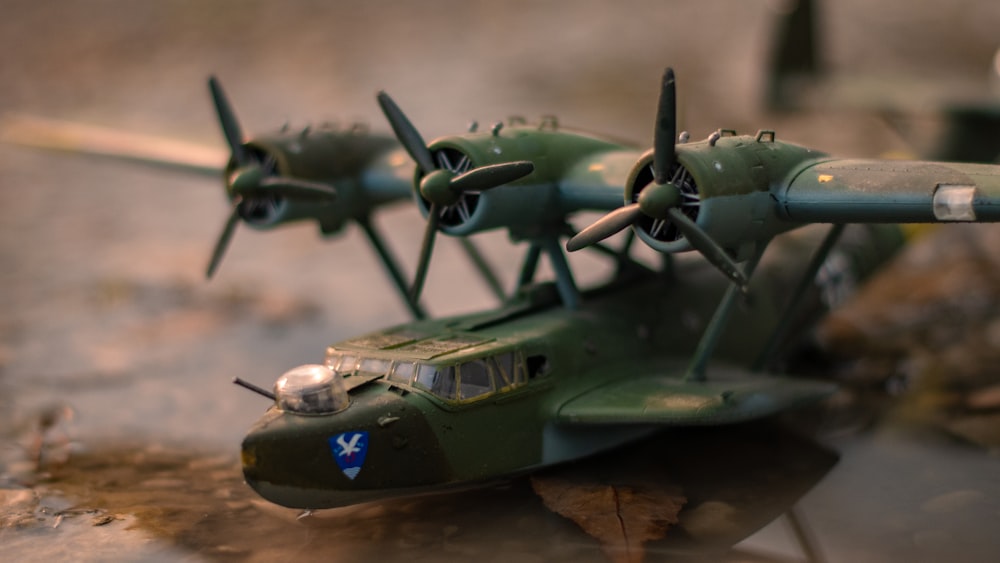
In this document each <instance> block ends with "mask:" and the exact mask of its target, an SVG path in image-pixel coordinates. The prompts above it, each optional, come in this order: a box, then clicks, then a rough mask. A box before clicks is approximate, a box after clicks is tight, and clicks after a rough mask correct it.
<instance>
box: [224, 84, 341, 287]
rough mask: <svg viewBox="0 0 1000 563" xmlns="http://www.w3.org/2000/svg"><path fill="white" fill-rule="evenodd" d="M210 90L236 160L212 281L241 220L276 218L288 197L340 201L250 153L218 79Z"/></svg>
mask: <svg viewBox="0 0 1000 563" xmlns="http://www.w3.org/2000/svg"><path fill="white" fill-rule="evenodd" d="M208 89H209V91H210V92H211V95H212V103H213V105H214V106H215V112H216V114H218V116H219V123H220V125H222V133H223V135H224V136H225V138H226V144H227V145H229V150H230V152H231V154H232V160H233V162H234V163H235V164H236V165H235V167H234V168H233V171H232V173H230V174H229V177H228V178H226V185H227V188H228V190H229V193H230V194H231V195H232V201H233V208H232V211H231V212H230V214H229V218H228V219H227V220H226V224H225V226H224V227H223V229H222V233H221V234H220V235H219V239H218V241H217V242H216V243H215V248H214V249H213V251H212V258H211V259H210V260H209V262H208V268H207V269H206V271H205V277H206V278H211V277H212V276H213V275H214V274H215V271H216V269H218V267H219V263H220V262H221V260H222V257H223V256H224V255H225V253H226V249H227V248H228V246H229V241H230V240H232V238H233V232H234V231H235V229H236V225H238V224H239V220H240V219H241V218H242V219H245V220H253V219H255V218H257V217H259V216H269V215H272V214H273V212H274V211H275V210H276V209H277V208H278V207H279V206H280V204H281V203H282V202H283V201H284V200H285V199H286V198H287V199H297V200H305V201H332V200H334V199H336V196H337V192H336V190H334V189H333V188H332V187H330V186H328V185H326V184H320V183H317V182H309V181H306V180H299V179H295V178H288V177H285V176H280V175H278V170H277V162H276V161H275V159H274V155H270V154H261V153H260V152H259V151H252V150H248V147H247V146H246V141H245V137H244V136H243V129H242V128H241V127H240V123H239V121H238V120H237V119H236V113H235V112H234V111H233V106H232V104H230V103H229V98H228V97H227V96H226V93H225V91H224V90H223V89H222V84H220V83H219V80H218V79H217V78H216V77H214V76H212V77H210V78H209V79H208Z"/></svg>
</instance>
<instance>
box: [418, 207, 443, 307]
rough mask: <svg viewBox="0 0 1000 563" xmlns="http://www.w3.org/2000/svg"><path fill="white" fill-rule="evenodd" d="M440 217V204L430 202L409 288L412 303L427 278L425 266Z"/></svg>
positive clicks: (428, 262) (422, 288) (432, 247)
mask: <svg viewBox="0 0 1000 563" xmlns="http://www.w3.org/2000/svg"><path fill="white" fill-rule="evenodd" d="M440 218H441V206H440V205H438V204H436V203H432V204H431V208H430V211H429V212H428V216H427V228H426V229H425V230H424V242H423V244H422V245H421V246H420V257H419V258H418V259H417V273H416V276H414V278H413V286H412V287H411V288H410V298H411V299H412V300H413V302H414V303H417V302H419V301H420V293H421V292H422V291H423V290H424V281H425V280H426V279H427V268H428V266H430V263H431V251H432V250H434V236H435V235H436V234H437V230H438V221H439V220H440Z"/></svg>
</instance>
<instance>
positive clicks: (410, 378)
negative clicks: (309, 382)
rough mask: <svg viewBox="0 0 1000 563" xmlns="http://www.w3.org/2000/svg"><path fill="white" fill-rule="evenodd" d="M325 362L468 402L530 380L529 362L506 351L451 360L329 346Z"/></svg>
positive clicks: (352, 372) (342, 370) (338, 370)
mask: <svg viewBox="0 0 1000 563" xmlns="http://www.w3.org/2000/svg"><path fill="white" fill-rule="evenodd" d="M326 366H327V367H328V368H330V369H331V370H333V371H334V372H336V373H337V374H338V375H340V376H342V377H350V376H352V375H355V374H367V375H371V374H379V375H384V376H385V379H386V381H387V382H389V383H390V384H394V385H399V386H401V387H407V388H412V389H417V390H421V391H425V392H428V393H430V394H431V395H434V396H435V397H437V398H439V399H442V400H445V401H448V402H466V401H473V400H478V399H482V398H485V397H487V396H489V395H491V394H493V393H496V392H504V391H508V390H511V389H514V388H516V387H519V386H521V385H523V384H524V383H526V382H527V380H528V376H529V373H528V362H526V361H525V358H524V356H523V354H521V353H520V352H519V351H507V352H501V353H498V354H494V355H491V356H486V357H482V358H474V359H470V360H465V361H463V362H459V363H452V364H431V363H425V362H413V361H409V360H390V359H384V358H370V357H361V356H360V355H358V354H357V353H355V352H353V351H341V350H335V349H332V348H331V349H329V350H327V355H326Z"/></svg>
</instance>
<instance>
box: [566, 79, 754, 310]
mask: <svg viewBox="0 0 1000 563" xmlns="http://www.w3.org/2000/svg"><path fill="white" fill-rule="evenodd" d="M676 139H677V93H676V81H675V79H674V70H673V69H672V68H668V69H667V70H666V72H665V73H664V74H663V84H662V88H661V90H660V101H659V105H658V106H657V112H656V126H655V129H654V132H653V166H652V167H653V183H652V184H650V185H649V186H647V187H646V188H645V189H643V190H642V191H641V192H640V193H639V197H638V198H637V200H636V201H635V202H634V203H630V204H628V205H625V206H623V207H620V208H618V209H616V210H614V211H612V212H611V213H608V214H607V215H605V216H604V217H602V218H600V219H598V220H597V221H596V222H595V223H594V224H592V225H590V226H589V227H587V228H586V229H584V230H582V231H580V232H579V233H578V234H577V235H576V236H574V237H573V238H571V239H570V240H569V241H568V242H567V243H566V249H567V250H569V251H570V252H573V251H576V250H580V249H581V248H584V247H587V246H590V245H593V244H596V243H598V242H600V241H602V240H604V239H606V238H608V237H610V236H611V235H614V234H615V233H618V232H620V231H622V230H624V229H626V228H628V227H629V226H632V225H634V224H635V223H636V221H638V220H639V219H640V218H641V217H642V216H643V215H645V216H648V217H650V218H652V219H653V230H654V231H656V230H659V229H662V228H663V227H664V225H665V223H666V221H668V220H669V221H670V222H671V223H672V224H673V225H674V227H676V228H677V230H678V231H680V233H681V234H683V235H684V237H685V238H686V239H687V241H688V242H689V243H690V244H691V246H692V247H693V248H694V249H695V250H697V251H698V252H700V253H701V254H702V255H703V256H704V257H705V259H706V260H708V261H709V262H710V263H711V264H712V265H714V266H715V267H716V268H718V269H719V270H720V271H721V272H722V273H723V274H724V275H725V276H726V277H727V278H729V279H730V280H732V281H733V283H736V284H738V285H739V286H740V288H741V289H743V290H746V286H747V283H748V280H747V277H746V276H745V275H744V274H743V271H742V270H740V268H739V266H738V265H737V264H736V262H735V261H734V260H733V259H732V258H731V257H730V256H729V253H728V252H726V251H725V250H724V249H723V248H722V247H721V246H719V244H718V243H716V242H715V241H714V240H712V237H711V236H710V235H709V234H708V233H706V232H705V230H704V229H702V228H701V227H699V226H698V224H697V223H695V222H694V221H692V220H691V219H690V218H688V216H687V215H685V214H684V213H683V212H682V211H681V210H680V207H681V203H682V201H683V198H682V196H681V191H680V189H679V188H678V187H677V184H676V182H678V181H679V178H678V177H677V175H679V174H686V172H685V171H683V170H682V169H680V168H678V170H677V172H676V173H675V175H674V177H671V176H670V171H671V169H672V168H673V166H674V162H675V161H676V158H677V151H676V147H675V143H676Z"/></svg>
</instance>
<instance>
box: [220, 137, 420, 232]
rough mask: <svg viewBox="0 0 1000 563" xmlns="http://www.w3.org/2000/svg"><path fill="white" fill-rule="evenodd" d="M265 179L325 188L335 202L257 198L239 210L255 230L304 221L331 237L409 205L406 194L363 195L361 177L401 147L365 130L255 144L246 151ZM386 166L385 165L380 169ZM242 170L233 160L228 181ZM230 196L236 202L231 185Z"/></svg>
mask: <svg viewBox="0 0 1000 563" xmlns="http://www.w3.org/2000/svg"><path fill="white" fill-rule="evenodd" d="M244 148H245V150H246V151H247V152H248V153H249V155H250V157H251V158H252V159H254V160H255V161H256V162H257V163H259V164H260V166H261V168H262V170H263V173H264V174H265V175H273V176H283V177H288V178H297V179H301V180H307V181H313V182H319V183H324V184H327V185H330V186H333V187H335V188H336V190H337V197H336V200H335V201H304V200H290V199H289V198H286V197H282V196H280V195H275V196H254V197H248V198H245V199H244V200H243V201H241V202H240V204H239V213H240V217H241V218H242V219H243V220H244V221H245V222H246V223H247V224H248V225H250V226H251V227H255V228H258V229H268V228H271V227H274V226H276V225H280V224H283V223H289V222H293V221H299V220H304V219H312V220H316V221H317V222H318V223H319V225H320V228H321V229H322V231H323V232H324V233H332V232H335V231H337V230H339V229H340V228H342V227H343V225H344V224H345V223H346V222H347V221H349V220H350V219H352V218H357V217H361V216H363V215H366V214H367V213H368V212H369V211H370V209H372V208H373V207H374V206H376V205H379V204H381V203H385V202H387V201H391V200H394V199H404V198H405V197H406V196H407V195H408V194H407V192H406V191H405V190H403V189H398V190H395V191H393V190H386V191H384V193H383V192H381V191H377V190H376V191H371V193H369V191H368V190H365V189H363V188H364V187H363V185H362V181H361V176H362V174H363V173H364V172H366V170H367V169H368V168H369V167H371V166H375V165H377V164H379V160H380V159H385V158H386V155H387V154H389V153H391V152H392V150H393V149H396V148H398V144H397V143H396V142H395V141H394V140H392V139H390V138H388V137H381V136H374V135H368V134H367V131H366V130H364V129H363V128H359V127H352V128H350V129H346V130H339V129H335V128H332V127H328V126H327V127H320V128H318V129H316V130H312V129H310V128H306V129H303V130H301V131H287V132H284V131H283V132H282V133H279V134H277V135H273V136H268V137H262V138H258V139H254V140H253V141H250V142H249V143H246V144H245V145H244ZM381 164H382V165H387V164H386V163H381ZM237 172H238V164H237V163H236V162H235V160H230V162H229V164H228V165H227V166H226V171H225V177H226V178H227V180H229V179H231V178H232V177H233V175H234V174H235V173H237ZM226 185H227V196H228V197H229V198H230V199H232V198H233V197H234V195H233V193H232V191H231V190H230V189H229V186H230V182H229V181H227V182H226Z"/></svg>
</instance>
